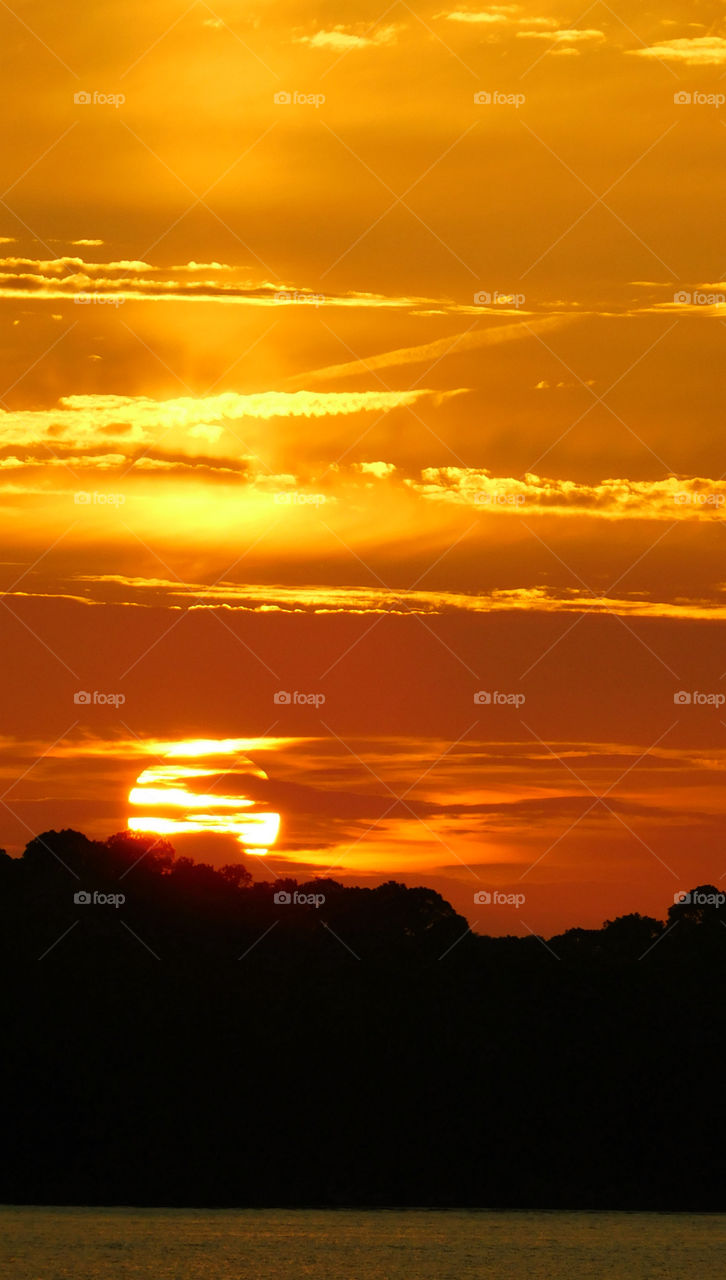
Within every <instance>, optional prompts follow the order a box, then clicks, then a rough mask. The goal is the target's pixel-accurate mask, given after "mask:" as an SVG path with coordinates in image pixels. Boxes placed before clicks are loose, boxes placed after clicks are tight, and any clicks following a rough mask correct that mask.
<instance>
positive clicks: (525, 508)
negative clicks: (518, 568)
mask: <svg viewBox="0 0 726 1280" xmlns="http://www.w3.org/2000/svg"><path fill="white" fill-rule="evenodd" d="M405 483H406V484H407V485H408V486H409V487H410V488H413V489H415V490H416V492H417V493H419V494H421V495H422V496H423V497H424V498H426V499H428V500H430V501H434V502H445V503H454V504H464V505H466V506H471V507H472V508H473V509H475V510H476V509H479V510H480V511H493V512H516V513H519V514H520V515H522V514H525V513H527V514H529V513H532V514H536V513H538V512H539V513H543V512H544V513H548V514H550V515H562V516H567V515H571V516H574V515H577V516H582V515H589V516H599V517H602V518H606V519H615V520H623V519H626V520H632V519H634V520H704V519H713V517H714V516H715V515H718V516H719V517H720V516H721V514H722V512H723V510H724V508H725V507H726V482H724V481H722V480H711V479H704V478H702V477H690V478H688V479H679V478H678V477H676V476H669V477H668V478H667V479H665V480H629V479H609V480H601V481H600V482H599V483H598V484H583V483H580V482H577V481H574V480H550V479H546V478H544V477H542V476H538V475H534V474H532V473H527V474H526V475H525V476H524V477H522V478H520V479H516V478H515V477H513V476H510V477H507V476H492V475H491V473H490V472H489V471H487V470H484V469H478V470H477V469H474V468H464V467H427V468H426V469H425V470H423V471H422V472H421V479H420V480H411V479H408V480H406V481H405Z"/></svg>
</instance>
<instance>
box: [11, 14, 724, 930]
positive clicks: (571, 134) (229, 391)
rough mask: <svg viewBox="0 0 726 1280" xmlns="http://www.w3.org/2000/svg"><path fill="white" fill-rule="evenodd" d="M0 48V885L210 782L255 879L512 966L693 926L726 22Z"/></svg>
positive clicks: (720, 595) (713, 531) (459, 27)
mask: <svg viewBox="0 0 726 1280" xmlns="http://www.w3.org/2000/svg"><path fill="white" fill-rule="evenodd" d="M0 37H1V38H0V58H1V59H2V76H3V85H4V94H3V106H2V112H3V121H2V124H3V144H4V145H3V149H2V162H1V169H2V172H1V174H0V330H1V331H2V337H3V341H2V343H1V344H0V522H1V526H2V557H1V564H0V587H1V589H2V591H3V593H4V594H3V595H2V596H1V597H0V603H2V605H3V608H2V609H1V610H0V636H1V638H2V647H3V654H4V670H3V707H4V717H3V724H2V746H3V752H2V759H1V760H0V772H1V773H2V778H1V780H0V781H1V782H2V784H3V785H2V791H3V792H4V793H5V794H4V795H3V797H2V800H1V802H0V803H1V805H2V807H0V843H4V844H5V846H6V847H7V848H8V849H10V850H12V851H13V852H17V851H19V850H20V849H22V847H23V845H24V844H25V842H26V840H27V839H29V838H30V835H31V834H34V833H35V832H37V831H41V830H45V829H48V828H49V827H60V826H67V825H72V826H75V827H78V828H80V829H82V830H84V831H86V832H87V833H88V834H90V835H97V836H105V835H108V834H110V833H111V832H112V831H115V830H118V829H120V828H123V827H125V826H126V825H127V822H128V821H129V819H130V818H133V816H134V814H136V815H137V817H138V814H137V810H136V808H135V805H134V802H131V803H130V802H129V793H130V792H131V790H132V788H134V786H135V784H136V780H137V778H139V776H140V775H142V774H143V773H144V771H145V770H146V771H147V772H148V771H151V773H150V775H149V778H147V782H148V783H149V785H152V784H153V783H154V779H155V778H156V777H157V775H155V774H154V773H153V771H154V770H158V769H161V770H162V773H161V774H160V775H158V776H160V777H162V779H165V780H166V781H165V783H164V785H167V786H172V785H176V783H174V782H173V779H172V772H170V771H169V765H168V759H169V756H168V753H169V751H170V750H172V744H174V743H180V742H185V741H195V740H198V739H205V740H207V739H209V740H211V741H213V742H217V741H219V740H226V741H234V742H239V744H240V750H239V757H240V761H243V762H244V761H248V760H251V761H252V762H253V764H252V765H249V766H248V765H247V764H245V763H242V764H239V763H238V766H236V769H237V772H236V775H235V776H236V783H235V785H236V787H237V790H236V791H235V792H234V793H233V798H234V797H236V800H235V803H236V802H237V801H239V800H240V797H244V796H247V792H246V791H245V787H247V786H248V785H249V788H250V790H249V795H248V798H251V801H252V808H251V810H250V812H251V813H252V814H253V817H254V821H253V822H252V826H253V827H254V825H255V823H256V822H257V819H258V817H259V815H265V814H279V816H280V830H279V836H278V837H277V839H276V841H274V842H273V843H272V844H271V847H270V850H269V854H268V855H265V860H264V866H263V865H262V863H261V862H260V861H258V862H257V863H256V864H255V866H254V867H253V870H255V872H256V873H259V874H269V875H279V874H290V873H291V867H292V868H293V871H294V872H297V873H299V874H301V875H302V874H308V873H309V872H310V871H315V872H318V873H325V872H327V871H328V870H329V869H330V868H334V871H332V872H331V874H335V875H336V877H337V878H339V879H346V878H347V879H350V880H351V881H353V882H362V883H366V882H372V881H376V880H380V879H387V878H390V877H396V878H399V879H402V880H404V881H405V882H406V883H411V884H414V883H430V884H432V885H434V887H437V888H439V889H440V890H441V892H443V893H444V894H445V895H446V896H447V897H449V898H451V900H452V901H454V902H455V904H456V906H457V907H458V908H459V909H460V910H461V911H462V912H463V913H464V914H465V915H467V917H468V918H469V920H470V921H471V922H472V924H473V926H474V927H475V928H478V929H482V930H486V931H488V932H494V933H497V932H516V933H524V932H526V930H527V929H528V928H532V929H534V930H535V931H544V932H546V931H548V930H550V931H551V930H552V929H555V928H560V927H564V926H567V925H570V924H576V923H583V924H593V925H596V924H599V923H600V922H601V921H602V920H603V919H604V918H605V917H606V916H608V915H610V916H612V915H615V914H618V913H622V912H625V911H629V910H642V911H649V912H652V913H655V914H662V913H663V912H664V910H665V908H666V906H667V905H668V902H669V901H671V900H672V899H671V894H672V893H673V892H674V891H676V890H677V889H679V888H681V889H682V888H688V887H691V885H692V884H696V883H700V882H703V881H704V880H706V879H709V880H713V881H714V882H718V881H719V879H721V878H722V877H723V876H724V875H726V862H725V861H724V859H723V854H722V852H721V849H720V845H721V843H722V842H721V839H720V836H719V832H720V831H721V829H722V819H723V802H722V799H721V797H722V794H723V768H724V751H725V749H726V737H725V728H726V714H725V713H724V708H723V706H722V704H721V701H720V698H721V697H722V696H723V694H724V693H726V679H724V669H725V668H726V653H725V651H724V644H723V634H724V622H725V620H726V591H725V584H726V573H725V572H724V563H725V560H724V552H725V550H726V535H725V533H724V507H725V506H726V479H724V476H725V474H726V454H725V451H724V422H723V405H724V385H723V383H724V374H723V370H724V358H723V357H724V342H725V341H726V329H725V322H726V280H725V277H726V249H725V248H724V247H723V245H722V241H723V230H722V229H723V210H724V195H725V192H724V185H725V183H724V167H723V154H724V145H725V144H726V134H725V133H724V126H726V19H725V18H724V11H723V6H722V5H721V4H717V3H708V2H707V0H689V3H686V2H685V0H678V2H677V3H676V2H672V3H671V2H665V3H660V4H658V5H657V6H652V7H650V8H647V7H644V6H643V5H641V4H638V5H636V4H633V3H630V2H629V0H628V2H626V0H621V3H619V4H617V5H614V6H613V5H611V4H606V3H600V2H598V0H596V2H595V3H593V4H592V5H590V6H589V7H585V8H584V9H581V8H580V7H579V6H577V5H574V4H572V3H568V2H565V3H562V4H557V3H551V2H550V0H543V2H542V3H523V4H493V5H480V6H477V5H476V4H467V5H461V6H459V5H455V4H452V5H448V6H447V5H446V4H443V5H442V4H440V3H439V4H434V3H432V4H430V5H418V6H413V5H409V4H407V3H402V2H400V3H393V4H391V5H388V6H385V5H383V6H382V7H381V8H380V9H379V8H378V7H377V6H376V5H372V4H370V3H365V4H364V3H348V4H346V5H344V6H343V5H336V4H333V3H325V4H320V5H317V6H310V5H301V4H298V3H292V2H291V3H275V4H272V3H260V4H245V5H242V4H240V3H236V2H233V0H219V3H216V4H213V5H210V4H207V3H206V2H205V0H199V2H198V3H192V4H190V5H186V6H185V4H184V2H183V0H180V2H179V3H178V4H176V3H172V0H168V2H167V0H152V2H151V3H149V2H148V0H146V3H144V4H141V3H137V2H136V0H112V3H110V4H104V5H103V6H100V7H97V8H91V9H89V8H88V7H87V6H86V5H81V4H79V3H77V0H71V3H70V4H69V5H66V6H63V7H59V6H57V5H51V4H50V3H47V2H46V0H39V2H37V3H34V4H32V5H28V4H23V3H20V0H15V3H14V4H10V5H3V6H2V7H1V8H0ZM78 691H86V692H89V693H91V694H93V693H94V692H95V693H101V694H102V695H104V696H105V695H108V694H113V695H114V701H112V702H109V701H99V700H98V699H96V700H91V701H90V702H86V701H82V702H80V703H79V702H76V701H74V697H75V695H76V694H77V693H78ZM281 691H282V692H285V693H289V694H290V695H291V696H290V700H289V701H285V700H284V699H283V700H282V701H281V700H280V699H278V700H277V701H276V700H275V694H276V693H277V694H279V693H280V692H281ZM296 692H297V693H298V694H304V695H306V696H307V695H315V698H314V700H313V701H312V702H310V701H308V702H303V701H301V700H300V698H298V699H297V700H296V699H295V698H294V696H293V695H294V694H295V693H296ZM479 692H483V693H485V694H490V695H492V696H491V697H490V699H489V700H487V699H486V698H479V699H477V698H476V697H475V695H476V694H477V693H479ZM679 692H683V693H685V694H688V695H690V701H689V700H688V699H684V698H680V699H679V700H678V701H675V700H674V699H675V697H676V695H677V694H678V693H679ZM495 694H498V695H504V700H502V699H501V697H500V699H499V700H498V699H497V697H496V696H493V695H495ZM118 695H122V697H123V701H121V699H120V697H119V696H118ZM696 695H698V696H696ZM321 697H324V701H321ZM243 747H244V750H243V749H242V748H243ZM164 770H166V771H167V772H164ZM209 773H210V776H211V771H209ZM200 776H201V775H200ZM220 776H221V775H220ZM143 785H144V784H142V786H143ZM220 785H221V783H220ZM200 788H201V784H200ZM201 794H202V795H206V792H205V791H204V790H203V788H201ZM221 795H222V796H223V797H224V796H225V795H227V792H226V791H225V790H224V787H223V788H222V791H221ZM227 799H230V796H229V795H227ZM200 803H201V802H200ZM200 803H197V804H196V808H195V810H194V811H195V812H196V813H198V812H199V809H200ZM240 803H241V801H240ZM172 807H173V806H172ZM201 807H202V808H203V807H204V806H203V805H202V806H201ZM221 807H222V809H224V805H223V804H222V806H221ZM243 807H244V806H243ZM240 812H241V811H240ZM255 815H256V816H255ZM169 820H170V821H171V819H169ZM174 820H175V819H174ZM241 822H242V818H240V823H241ZM245 822H247V819H245ZM265 824H267V825H265ZM212 825H213V824H212ZM259 825H260V826H261V828H262V829H263V830H264V831H265V832H266V833H267V835H269V834H271V832H272V827H271V826H270V824H269V822H268V821H267V819H266V818H265V819H263V818H260V822H259ZM273 826H274V824H273ZM245 831H246V832H247V834H248V835H249V829H248V827H247V826H245ZM237 834H239V831H237ZM273 834H274V833H273ZM215 839H220V840H222V842H223V843H224V838H223V837H219V838H217V837H215ZM229 839H230V840H231V839H232V836H230V838H229ZM227 843H229V842H227ZM240 843H242V844H243V846H244V847H246V848H247V849H249V847H250V845H249V843H248V844H247V845H246V846H245V845H244V841H243V840H240V842H238V843H236V845H235V848H236V850H237V854H238V853H239V844H240ZM194 847H195V849H196V848H197V845H195V846H194ZM200 847H201V846H200ZM225 851H226V852H225V855H224V856H225V857H227V856H229V849H228V848H227V844H225ZM210 856H212V855H210ZM220 856H221V855H220ZM256 856H257V855H255V854H254V853H253V854H252V855H251V858H254V857H256ZM251 858H250V857H248V859H247V860H248V862H249V861H251ZM511 886H519V887H520V888H519V889H518V890H517V892H519V891H524V892H526V895H527V898H526V903H525V906H524V907H523V908H522V910H521V911H517V912H514V911H512V910H509V909H507V908H488V909H487V908H485V907H481V906H478V905H476V904H475V903H474V898H473V895H474V893H475V892H478V891H480V890H482V889H489V888H507V889H510V888H511ZM522 886H524V889H522Z"/></svg>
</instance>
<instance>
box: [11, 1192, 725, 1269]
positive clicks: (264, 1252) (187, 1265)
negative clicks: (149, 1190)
mask: <svg viewBox="0 0 726 1280" xmlns="http://www.w3.org/2000/svg"><path fill="white" fill-rule="evenodd" d="M725 1246H726V1215H720V1214H719V1215H716V1214H708V1215H705V1214H704V1215H691V1214H640V1213H559V1212H552V1213H526V1212H522V1213H498V1212H477V1211H464V1210H448V1211H440V1210H427V1209H420V1210H382V1211H379V1210H374V1211H367V1212H361V1211H348V1210H339V1211H336V1212H329V1211H318V1210H292V1211H291V1210H254V1209H250V1210H237V1209H234V1210H233V1209H222V1210H206V1209H205V1210H182V1209H100V1210H99V1209H35V1208H4V1209H0V1275H2V1276H3V1278H4V1280H5V1278H6V1277H7V1278H8V1280H66V1278H68V1280H110V1278H111V1277H113V1280H147V1277H148V1280H247V1278H248V1277H249V1280H281V1278H282V1277H284V1278H285V1280H287V1277H289V1278H290V1280H293V1277H294V1280H466V1278H467V1277H472V1276H477V1277H479V1276H483V1277H490V1278H491V1280H504V1278H505V1277H507V1280H512V1278H515V1280H518V1278H519V1277H522V1278H523V1280H524V1278H525V1277H526V1280H540V1277H541V1280H589V1278H590V1277H598V1278H605V1277H608V1278H609V1277H613V1280H615V1278H617V1280H623V1277H627V1280H650V1277H659V1278H662V1277H667V1278H668V1280H683V1278H684V1277H698V1280H712V1278H714V1280H715V1277H717V1276H719V1277H720V1276H722V1275H723V1265H724V1256H725V1255H724V1247H725Z"/></svg>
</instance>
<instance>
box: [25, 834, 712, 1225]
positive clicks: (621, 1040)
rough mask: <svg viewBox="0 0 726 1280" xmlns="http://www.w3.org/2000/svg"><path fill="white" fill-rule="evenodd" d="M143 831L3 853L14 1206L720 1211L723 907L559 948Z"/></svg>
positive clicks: (392, 895)
mask: <svg viewBox="0 0 726 1280" xmlns="http://www.w3.org/2000/svg"><path fill="white" fill-rule="evenodd" d="M150 844H151V841H149V840H140V839H135V838H133V837H130V836H126V835H123V836H116V837H113V838H112V839H111V840H109V841H107V842H106V843H104V844H99V843H94V842H90V841H88V840H86V839H85V837H84V836H82V835H79V834H77V833H75V832H70V831H64V832H61V833H57V832H49V833H46V834H45V835H43V836H42V837H39V838H38V839H37V840H34V841H32V842H31V844H30V845H29V846H28V848H27V850H26V852H25V855H24V857H23V858H22V859H11V858H8V857H7V856H6V855H2V854H0V892H1V893H2V900H3V912H2V973H3V980H2V996H1V1000H2V1006H1V1016H2V1023H1V1026H2V1033H3V1042H4V1047H3V1053H2V1066H1V1068H0V1070H1V1071H2V1087H1V1089H0V1099H1V1102H0V1107H1V1117H0V1120H1V1132H2V1159H0V1201H4V1202H6V1203H56V1204H135V1205H168V1206H173V1205H199V1206H202V1205H230V1206H243V1205H250V1206H260V1205H264V1206H271V1205H281V1206H282V1205H300V1206H304V1205H332V1206H336V1205H371V1206H376V1205H437V1206H447V1205H459V1206H467V1205H481V1206H490V1207H517V1206H521V1207H551V1208H558V1207H570V1208H577V1207H588V1208H643V1209H647V1208H663V1209H669V1208H671V1209H676V1208H677V1209H703V1210H713V1209H717V1210H724V1208H726V1173H725V1172H724V1171H725V1169H726V1155H725V1153H726V1142H725V1139H726V1123H725V1121H724V1115H725V1114H726V1111H725V1109H724V1107H723V1102H722V1096H721V1090H722V1085H723V1080H724V1070H725V1067H726V1059H725V1056H724V1050H725V1048H726V1015H725V1013H724V978H726V913H725V912H724V909H723V908H722V907H719V906H717V905H713V904H711V903H709V902H708V901H706V902H691V903H683V904H680V905H678V906H672V907H671V908H670V911H669V913H668V914H669V918H668V921H666V922H661V921H658V920H655V919H649V918H643V917H641V916H638V915H631V916H624V917H621V918H619V919H618V920H615V921H612V922H609V923H607V924H606V925H604V926H603V928H602V929H599V930H582V929H570V930H568V931H567V932H566V933H564V934H562V935H560V936H559V937H555V938H551V939H548V940H547V945H546V946H545V945H544V943H543V941H542V940H541V939H538V938H535V937H527V938H523V939H521V938H513V937H512V938H488V937H477V936H475V935H472V934H471V933H467V923H466V921H465V920H464V919H463V918H462V917H461V916H459V915H457V914H456V912H455V911H454V910H453V908H452V907H451V906H449V905H448V903H446V902H445V901H444V900H443V899H442V898H441V897H440V896H439V895H438V894H436V893H434V892H433V891H431V890H428V889H406V888H404V887H402V886H401V885H398V884H394V883H390V884H386V885H383V886H381V887H380V888H377V889H372V890H369V889H356V888H343V887H341V886H340V885H337V884H335V883H334V882H333V881H330V880H325V881H315V882H313V883H311V884H310V885H305V886H302V885H296V884H295V882H293V881H285V882H282V881H277V882H276V883H275V884H274V885H271V884H267V883H264V884H252V883H251V881H250V877H249V875H248V874H247V873H246V872H245V871H244V870H243V869H242V868H240V867H235V868H228V869H225V870H223V871H213V870H212V869H211V868H210V867H206V866H203V865H199V864H195V863H191V862H189V861H188V860H186V859H174V858H173V856H172V855H171V851H170V849H169V848H168V846H166V847H162V846H159V845H157V846H156V847H155V848H154V849H152V850H151V851H149V846H150ZM145 851H146V852H145ZM142 855H144V856H142ZM139 859H141V860H140V861H139ZM133 864H136V865H135V866H134V865H133ZM132 866H133V870H130V868H131V867H132ZM70 872H74V873H75V875H77V876H78V877H79V879H77V880H76V879H75V878H74V875H72V874H70ZM127 873H128V874H127ZM296 889H297V890H298V891H299V892H304V893H305V894H313V893H314V894H318V895H320V894H324V895H325V901H324V903H321V904H319V905H317V906H315V905H309V904H305V903H301V902H298V903H295V902H289V903H288V902H284V903H280V902H275V900H274V895H275V894H276V893H277V894H279V893H280V892H288V893H289V894H291V895H292V894H293V893H294V891H295V890H296ZM80 891H88V892H90V893H93V892H94V891H96V893H104V894H118V893H123V894H124V895H125V897H126V901H125V903H123V905H121V906H118V907H116V906H113V905H111V904H110V903H100V902H96V903H93V902H91V903H84V902H80V903H74V894H75V893H78V892H80ZM715 894H716V890H714V889H712V888H710V887H709V886H703V887H702V896H703V897H704V898H706V899H708V897H709V896H712V895H715ZM54 944H55V945H54ZM40 957H42V958H40Z"/></svg>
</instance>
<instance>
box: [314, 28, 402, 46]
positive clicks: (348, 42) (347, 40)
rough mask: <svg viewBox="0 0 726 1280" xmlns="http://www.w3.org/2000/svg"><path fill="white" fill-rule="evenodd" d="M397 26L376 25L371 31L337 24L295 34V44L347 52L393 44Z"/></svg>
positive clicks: (397, 29)
mask: <svg viewBox="0 0 726 1280" xmlns="http://www.w3.org/2000/svg"><path fill="white" fill-rule="evenodd" d="M398 31H399V28H398V27H397V26H395V25H393V26H390V27H378V28H376V29H375V30H373V31H371V29H370V27H368V28H366V27H365V26H363V27H361V26H360V25H359V26H357V27H350V26H344V25H343V24H340V25H339V26H336V27H333V28H332V29H331V30H329V31H316V32H315V34H314V35H312V36H296V38H295V40H296V43H297V44H307V45H310V47H311V48H313V49H335V50H338V51H339V52H348V50H350V49H369V48H373V47H375V46H376V45H379V46H380V45H390V44H394V43H395V41H396V38H397V35H398Z"/></svg>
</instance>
